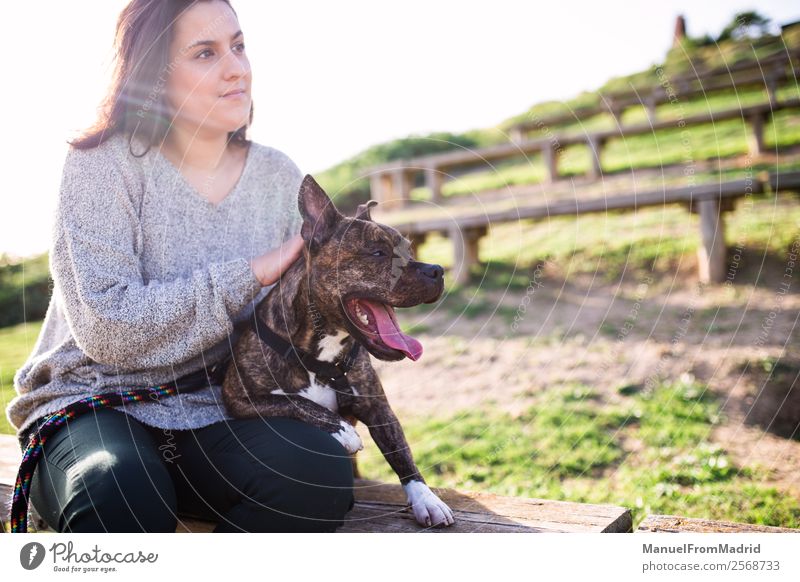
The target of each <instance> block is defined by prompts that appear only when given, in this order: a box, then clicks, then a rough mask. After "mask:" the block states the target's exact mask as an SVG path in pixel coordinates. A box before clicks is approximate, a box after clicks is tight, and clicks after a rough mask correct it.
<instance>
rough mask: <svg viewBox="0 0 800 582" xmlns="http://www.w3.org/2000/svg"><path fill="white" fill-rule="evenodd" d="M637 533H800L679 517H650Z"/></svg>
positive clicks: (730, 522) (781, 528) (776, 528)
mask: <svg viewBox="0 0 800 582" xmlns="http://www.w3.org/2000/svg"><path fill="white" fill-rule="evenodd" d="M636 531H637V533H800V530H797V529H790V528H787V527H772V526H768V525H753V524H749V523H734V522H732V521H713V520H710V519H698V518H693V517H681V516H678V515H649V516H647V517H646V518H645V519H644V521H642V523H640V524H639V527H638V529H637V530H636Z"/></svg>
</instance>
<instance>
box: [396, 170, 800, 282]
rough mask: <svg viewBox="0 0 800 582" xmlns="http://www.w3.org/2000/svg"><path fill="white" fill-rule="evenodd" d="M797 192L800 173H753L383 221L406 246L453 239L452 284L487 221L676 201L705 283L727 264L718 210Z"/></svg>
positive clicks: (461, 275)
mask: <svg viewBox="0 0 800 582" xmlns="http://www.w3.org/2000/svg"><path fill="white" fill-rule="evenodd" d="M778 189H780V190H782V191H793V192H797V191H800V172H783V173H780V174H772V175H770V176H769V177H768V178H758V177H753V178H752V179H748V180H732V181H729V182H723V183H719V184H703V185H700V186H694V187H686V188H672V189H668V190H657V191H652V192H639V193H635V194H620V195H617V196H611V197H596V198H587V199H581V198H572V199H562V200H555V201H553V202H545V203H542V204H532V205H528V206H522V207H514V208H511V209H506V210H500V211H495V212H492V211H491V210H487V209H485V208H484V209H482V210H483V212H482V213H481V214H475V215H469V214H466V215H456V216H451V215H447V214H445V213H441V214H442V217H441V218H431V219H426V220H418V221H404V222H397V221H393V220H392V217H391V214H389V215H387V216H386V218H385V219H382V221H383V222H385V223H387V224H389V225H391V226H392V227H394V228H396V229H397V230H398V231H400V232H401V233H403V235H404V236H406V237H408V238H409V240H411V242H412V247H415V248H416V247H418V246H419V245H420V244H422V243H423V242H424V241H425V239H426V237H427V236H428V235H429V234H431V233H440V234H442V235H443V236H446V237H448V238H449V239H450V240H451V242H452V243H453V253H454V256H453V269H452V274H451V275H450V276H451V277H452V278H453V279H454V280H455V281H456V282H458V283H462V284H463V283H466V282H467V281H468V280H469V276H470V269H471V268H472V266H473V265H476V264H478V259H479V257H478V244H479V241H480V239H481V237H483V236H485V235H486V234H487V232H488V228H489V226H490V225H496V224H501V223H504V222H516V221H520V220H531V219H549V218H552V217H555V216H577V215H580V214H589V213H598V212H608V211H610V210H627V211H635V210H637V209H639V208H644V207H647V206H664V205H665V204H681V205H684V206H686V207H687V208H688V209H689V210H690V211H691V212H696V213H698V214H699V215H700V242H701V244H700V245H699V249H698V269H699V278H700V280H701V281H703V282H706V283H720V282H722V281H724V280H725V276H726V271H727V263H726V248H725V221H724V212H726V211H731V210H733V208H734V201H735V200H736V199H737V198H743V197H746V196H751V195H755V194H760V193H763V192H766V191H771V192H775V191H777V190H778Z"/></svg>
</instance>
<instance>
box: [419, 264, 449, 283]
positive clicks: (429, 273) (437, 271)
mask: <svg viewBox="0 0 800 582" xmlns="http://www.w3.org/2000/svg"><path fill="white" fill-rule="evenodd" d="M419 270H420V272H421V273H422V274H423V275H425V276H426V277H430V278H431V279H434V280H435V279H441V278H442V277H443V276H444V269H442V268H441V267H440V266H439V265H428V264H427V263H422V264H421V265H420V266H419Z"/></svg>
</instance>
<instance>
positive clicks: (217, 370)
mask: <svg viewBox="0 0 800 582" xmlns="http://www.w3.org/2000/svg"><path fill="white" fill-rule="evenodd" d="M228 361H229V359H226V360H223V361H222V362H219V363H217V364H214V365H213V366H211V367H210V368H204V369H202V370H199V371H197V372H193V373H191V374H189V375H187V376H183V377H182V378H178V379H177V380H173V381H172V382H170V383H169V384H162V385H161V386H156V387H152V388H136V389H132V390H125V391H122V392H108V393H104V394H96V395H94V396H89V397H87V398H83V399H81V400H78V401H77V402H73V403H72V404H68V405H67V406H65V407H64V408H62V409H61V410H57V411H56V412H54V413H53V414H51V415H49V416H48V417H46V420H45V421H44V422H43V423H42V424H41V425H40V426H39V428H38V430H34V432H33V433H32V434H31V437H30V440H29V441H28V446H27V447H25V450H24V452H23V453H22V462H21V463H20V466H19V472H18V473H17V480H16V482H15V483H14V493H13V495H12V501H11V532H12V533H27V532H28V503H29V496H30V489H31V480H32V478H33V472H34V471H35V470H36V465H37V464H38V463H39V460H40V459H41V457H42V449H43V447H44V443H45V442H46V441H47V439H48V438H49V437H50V436H51V435H52V434H53V433H55V432H56V431H57V430H58V429H59V428H61V426H63V425H64V424H66V423H67V422H69V421H70V420H72V419H73V418H75V417H76V416H80V415H81V414H84V413H86V412H88V411H90V410H96V409H100V408H109V407H111V406H120V405H122V404H126V403H129V402H133V403H136V402H149V401H151V400H158V399H160V398H161V397H164V396H174V395H175V394H185V393H187V392H193V391H195V390H199V389H201V388H205V387H206V386H209V385H210V384H221V383H222V381H223V380H224V379H225V369H226V367H227V364H228Z"/></svg>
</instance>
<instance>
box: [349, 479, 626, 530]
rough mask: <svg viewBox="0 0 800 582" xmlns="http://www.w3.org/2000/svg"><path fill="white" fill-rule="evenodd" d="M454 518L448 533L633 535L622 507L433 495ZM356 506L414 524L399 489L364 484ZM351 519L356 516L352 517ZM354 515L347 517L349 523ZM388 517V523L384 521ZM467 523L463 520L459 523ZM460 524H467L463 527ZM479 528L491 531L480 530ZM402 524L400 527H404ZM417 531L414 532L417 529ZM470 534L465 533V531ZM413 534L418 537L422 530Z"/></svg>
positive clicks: (371, 513) (449, 491)
mask: <svg viewBox="0 0 800 582" xmlns="http://www.w3.org/2000/svg"><path fill="white" fill-rule="evenodd" d="M435 491H436V494H437V495H439V497H440V498H441V499H442V501H444V502H445V503H447V504H448V505H449V506H450V508H451V509H452V510H453V513H454V514H455V516H456V520H457V523H456V525H455V526H454V527H451V528H447V530H446V531H510V530H514V531H517V530H521V531H531V532H532V531H551V532H556V531H559V532H567V531H593V532H606V533H614V532H627V531H631V524H632V522H631V514H630V511H629V510H628V509H626V508H624V507H617V506H613V505H593V504H587V503H572V502H568V501H548V500H545V499H534V498H520V497H503V496H500V495H493V494H491V493H479V492H467V491H455V490H453V489H435ZM355 495H356V505H357V506H359V505H360V506H361V508H362V510H363V513H360V514H355V515H364V516H368V517H369V518H370V519H383V518H385V516H386V515H389V514H391V515H395V516H396V517H402V519H404V520H411V519H413V518H412V516H411V514H410V513H409V512H407V511H406V510H405V509H404V508H405V503H406V496H405V492H404V491H403V489H402V487H401V486H400V485H399V484H398V485H395V484H388V483H381V482H378V481H369V480H366V479H360V480H358V481H357V482H356V486H355ZM351 513H352V512H351ZM350 515H351V514H348V518H349V517H350ZM380 516H384V517H380ZM461 518H463V519H461ZM459 520H460V521H463V523H462V524H461V525H459V523H458V522H459ZM480 524H485V526H484V527H486V528H489V529H481V530H479V529H477V528H478V526H479V525H480ZM404 525H405V524H400V525H398V526H397V527H404ZM348 527H354V528H355V527H359V528H362V529H363V528H366V527H369V526H367V525H365V524H364V523H361V524H360V525H359V524H357V523H348ZM415 527H416V526H415ZM463 528H466V529H463ZM415 531H419V528H418V527H417V529H416V530H415Z"/></svg>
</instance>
